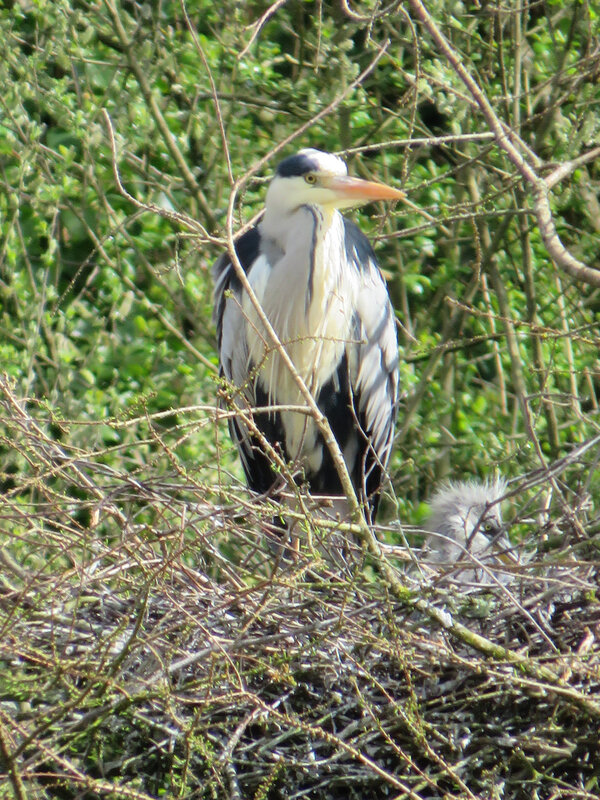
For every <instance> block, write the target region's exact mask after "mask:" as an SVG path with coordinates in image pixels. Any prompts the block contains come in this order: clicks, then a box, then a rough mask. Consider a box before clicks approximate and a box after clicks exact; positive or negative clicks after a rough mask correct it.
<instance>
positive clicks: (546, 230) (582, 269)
mask: <svg viewBox="0 0 600 800" xmlns="http://www.w3.org/2000/svg"><path fill="white" fill-rule="evenodd" d="M410 5H411V8H412V10H413V13H414V14H415V16H416V17H417V19H418V20H419V21H420V22H421V23H422V25H423V26H424V27H425V28H426V30H427V31H428V32H429V34H430V35H431V37H432V38H433V40H434V41H435V43H436V45H437V46H438V48H439V50H440V51H441V53H443V55H444V56H445V57H446V58H447V60H448V61H449V63H450V64H451V65H452V67H453V68H454V70H455V72H456V74H457V75H458V76H459V78H460V79H461V80H462V82H463V83H464V84H465V86H466V87H467V89H468V90H469V92H470V94H471V96H472V97H473V99H474V101H475V102H476V103H477V105H478V106H479V109H480V111H481V113H482V115H483V117H484V119H485V121H486V122H487V124H488V125H489V127H490V130H491V131H492V132H493V134H494V136H495V138H496V142H497V143H498V146H499V147H501V148H502V150H504V152H505V153H506V155H507V157H508V158H509V160H510V161H511V162H512V164H513V165H514V166H515V167H516V169H517V171H518V172H519V174H520V175H521V177H522V178H523V180H524V181H525V182H526V183H527V184H529V186H530V187H531V194H532V196H533V207H534V211H535V215H536V218H537V223H538V228H539V231H540V235H541V237H542V240H543V242H544V244H545V246H546V250H547V251H548V253H549V255H550V257H551V258H552V260H553V261H554V263H555V264H556V265H557V266H558V267H559V268H560V269H562V270H564V272H567V273H568V274H569V275H571V277H573V278H574V279H575V280H576V281H579V282H580V283H586V284H589V285H591V286H596V287H600V270H596V269H592V268H591V267H588V266H587V265H586V264H583V263H582V262H581V261H579V260H578V259H576V258H575V256H573V255H572V254H571V253H570V252H569V251H568V250H567V249H566V247H565V246H564V245H563V243H562V242H561V240H560V238H559V236H558V233H557V231H556V225H555V224H554V219H553V217H552V210H551V208H550V192H549V188H550V187H549V185H548V183H547V182H546V181H545V180H544V179H543V178H541V177H539V175H538V174H537V173H536V171H535V169H534V166H533V165H532V164H534V165H535V166H539V163H538V161H539V160H538V159H537V156H535V154H534V153H532V151H531V150H530V148H529V147H528V146H527V145H526V143H525V142H524V141H523V140H522V139H520V138H519V136H517V134H516V133H515V132H514V131H512V130H510V128H508V127H507V126H506V125H505V124H504V123H503V122H501V120H500V119H499V118H498V116H497V115H496V112H495V111H494V109H493V107H492V105H491V103H490V102H489V100H488V99H487V97H486V96H485V94H484V93H483V91H482V90H481V89H480V87H479V85H478V84H477V82H476V81H475V79H474V78H473V77H472V76H471V74H470V73H469V72H468V71H467V69H466V67H465V66H464V64H463V62H462V59H461V57H460V55H459V54H458V53H457V52H456V51H455V50H454V48H453V47H452V45H451V44H450V42H449V41H448V40H447V39H446V37H445V36H444V34H443V33H442V32H441V30H440V29H439V28H438V26H437V25H436V23H435V22H434V20H433V19H432V17H431V15H430V14H429V12H428V11H427V9H426V8H425V6H424V5H423V3H422V2H421V0H410ZM530 161H531V162H532V163H530Z"/></svg>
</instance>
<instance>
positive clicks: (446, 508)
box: [427, 478, 515, 561]
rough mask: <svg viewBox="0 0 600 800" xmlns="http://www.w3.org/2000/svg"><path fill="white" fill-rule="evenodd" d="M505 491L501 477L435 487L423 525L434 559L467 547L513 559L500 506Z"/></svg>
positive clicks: (475, 552)
mask: <svg viewBox="0 0 600 800" xmlns="http://www.w3.org/2000/svg"><path fill="white" fill-rule="evenodd" d="M505 491H506V482H505V481H504V480H503V479H502V478H499V479H497V480H495V481H491V482H485V483H478V482H476V481H461V482H457V483H449V484H447V485H446V486H444V487H442V488H441V489H439V490H438V491H437V492H436V493H435V494H434V496H433V497H432V499H431V517H430V519H429V523H428V525H427V527H428V529H429V530H430V531H431V532H432V536H431V537H430V542H429V544H430V546H431V548H432V551H433V553H434V557H435V560H438V561H448V560H451V559H452V558H455V557H457V556H458V557H460V554H464V551H465V550H468V551H469V552H471V553H473V555H476V556H478V557H482V556H488V555H490V556H491V555H494V557H497V558H500V559H501V560H507V557H508V560H511V561H514V560H515V559H514V558H512V559H511V558H510V554H509V552H508V551H509V549H510V542H509V540H508V537H507V535H506V533H505V531H504V530H503V525H502V514H501V510H500V504H501V500H502V497H503V495H504V493H505ZM436 534H439V535H436Z"/></svg>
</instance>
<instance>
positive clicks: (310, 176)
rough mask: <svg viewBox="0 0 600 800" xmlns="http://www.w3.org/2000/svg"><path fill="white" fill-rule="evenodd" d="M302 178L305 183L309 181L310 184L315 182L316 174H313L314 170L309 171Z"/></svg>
mask: <svg viewBox="0 0 600 800" xmlns="http://www.w3.org/2000/svg"><path fill="white" fill-rule="evenodd" d="M304 180H305V181H306V182H307V183H311V184H312V183H316V182H317V176H316V175H315V173H314V172H309V173H308V174H307V175H305V176H304Z"/></svg>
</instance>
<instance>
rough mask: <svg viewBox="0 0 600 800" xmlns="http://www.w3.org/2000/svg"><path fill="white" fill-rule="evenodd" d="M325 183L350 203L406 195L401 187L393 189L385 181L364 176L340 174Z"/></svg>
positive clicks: (390, 198)
mask: <svg viewBox="0 0 600 800" xmlns="http://www.w3.org/2000/svg"><path fill="white" fill-rule="evenodd" d="M323 185H324V186H326V187H327V188H328V189H331V191H333V192H335V194H336V195H337V196H338V197H339V198H340V200H343V201H344V202H345V203H346V202H347V203H348V204H349V205H350V204H352V205H353V204H354V203H369V202H371V201H372V200H403V199H404V198H405V197H406V195H405V194H404V192H402V191H400V189H393V188H392V187H391V186H386V184H385V183H375V182H374V181H364V180H363V179H362V178H351V177H348V176H338V177H335V178H329V179H328V180H327V181H326V182H325V181H323Z"/></svg>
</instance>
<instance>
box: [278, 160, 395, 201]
mask: <svg viewBox="0 0 600 800" xmlns="http://www.w3.org/2000/svg"><path fill="white" fill-rule="evenodd" d="M404 196H405V195H404V192H401V191H400V190H398V189H393V188H392V187H391V186H386V185H385V184H383V183H375V182H373V181H365V180H362V179H361V178H352V177H350V176H349V175H348V169H347V167H346V164H345V163H344V162H343V161H342V159H341V158H338V156H334V155H333V154H332V153H323V152H322V151H321V150H313V149H312V148H307V149H305V150H300V152H299V153H297V154H296V155H294V156H289V157H288V158H286V159H284V160H283V161H282V162H281V163H280V164H279V166H278V167H277V169H276V171H275V176H274V177H273V180H272V181H271V184H270V186H269V190H268V192H267V200H266V206H267V210H268V211H273V210H274V211H277V212H278V213H280V214H285V213H286V212H287V213H292V212H293V211H295V210H296V209H298V208H300V206H320V207H321V208H323V209H325V210H331V211H333V210H334V209H340V208H350V207H351V206H360V205H364V204H365V203H370V202H373V201H374V200H400V199H402V198H403V197H404Z"/></svg>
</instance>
